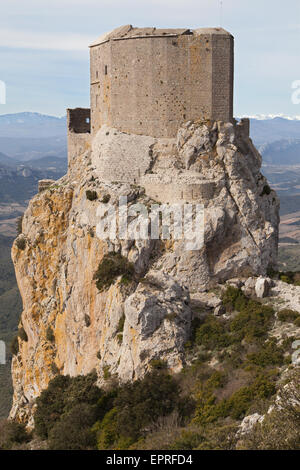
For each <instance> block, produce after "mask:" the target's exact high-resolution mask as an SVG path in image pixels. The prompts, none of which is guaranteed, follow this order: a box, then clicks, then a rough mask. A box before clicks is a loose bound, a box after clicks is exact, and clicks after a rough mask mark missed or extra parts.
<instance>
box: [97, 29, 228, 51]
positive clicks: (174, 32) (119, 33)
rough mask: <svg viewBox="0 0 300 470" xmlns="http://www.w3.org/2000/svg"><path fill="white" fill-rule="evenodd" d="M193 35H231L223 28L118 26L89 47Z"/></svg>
mask: <svg viewBox="0 0 300 470" xmlns="http://www.w3.org/2000/svg"><path fill="white" fill-rule="evenodd" d="M186 34H190V35H195V36H200V35H202V34H206V35H207V34H208V35H213V34H221V35H228V36H231V34H230V33H229V32H228V31H226V30H225V29H223V28H199V29H194V30H192V29H187V28H169V29H159V28H154V27H153V28H135V27H133V26H132V25H131V24H128V25H125V26H120V27H119V28H116V29H114V30H112V31H109V32H108V33H104V34H102V35H101V36H100V37H98V39H96V41H94V42H93V43H92V44H90V47H94V46H99V45H100V44H103V43H105V42H107V41H110V40H113V41H118V40H122V39H135V38H141V37H142V38H147V37H164V36H165V37H168V36H169V37H170V36H182V35H186Z"/></svg>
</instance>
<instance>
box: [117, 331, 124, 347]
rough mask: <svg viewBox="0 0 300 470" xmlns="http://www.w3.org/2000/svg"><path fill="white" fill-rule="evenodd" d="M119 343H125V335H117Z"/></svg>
mask: <svg viewBox="0 0 300 470" xmlns="http://www.w3.org/2000/svg"><path fill="white" fill-rule="evenodd" d="M117 341H118V343H119V344H120V345H121V344H122V342H123V333H118V334H117Z"/></svg>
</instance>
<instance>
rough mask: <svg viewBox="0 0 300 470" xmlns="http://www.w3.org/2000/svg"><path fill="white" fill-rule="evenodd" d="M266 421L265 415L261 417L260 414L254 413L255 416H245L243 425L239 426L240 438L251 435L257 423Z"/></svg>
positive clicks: (238, 433)
mask: <svg viewBox="0 0 300 470" xmlns="http://www.w3.org/2000/svg"><path fill="white" fill-rule="evenodd" d="M263 420H264V415H260V414H258V413H254V414H253V415H248V416H245V418H244V419H243V421H242V422H241V424H240V425H239V429H238V431H237V435H238V436H243V435H245V434H247V433H249V432H250V431H251V430H252V429H253V427H254V426H255V425H256V424H257V423H262V422H263Z"/></svg>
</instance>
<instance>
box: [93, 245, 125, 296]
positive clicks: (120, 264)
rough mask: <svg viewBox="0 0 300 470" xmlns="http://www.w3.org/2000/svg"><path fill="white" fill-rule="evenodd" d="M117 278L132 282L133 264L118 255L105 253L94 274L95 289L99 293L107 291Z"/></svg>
mask: <svg viewBox="0 0 300 470" xmlns="http://www.w3.org/2000/svg"><path fill="white" fill-rule="evenodd" d="M119 276H122V277H126V279H128V280H132V279H133V276H134V266H133V264H132V263H130V262H129V261H128V260H127V258H125V257H124V256H122V255H121V254H120V253H114V252H113V253H107V254H106V255H104V257H103V259H102V261H101V263H100V264H99V266H98V269H97V271H96V272H95V274H94V280H95V281H96V286H97V288H98V289H99V291H100V292H102V291H104V290H106V289H108V288H109V287H110V286H111V285H112V284H113V283H114V282H115V280H116V279H117V277H119Z"/></svg>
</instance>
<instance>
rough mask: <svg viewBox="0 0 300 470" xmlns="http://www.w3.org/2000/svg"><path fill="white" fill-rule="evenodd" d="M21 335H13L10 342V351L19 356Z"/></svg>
mask: <svg viewBox="0 0 300 470" xmlns="http://www.w3.org/2000/svg"><path fill="white" fill-rule="evenodd" d="M18 338H19V335H16V336H14V337H13V339H12V340H11V343H10V351H11V353H12V355H13V356H17V354H18V352H19V339H18Z"/></svg>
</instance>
